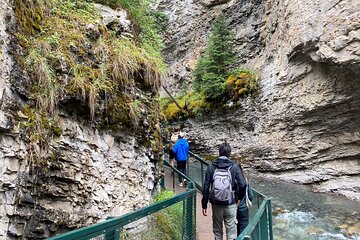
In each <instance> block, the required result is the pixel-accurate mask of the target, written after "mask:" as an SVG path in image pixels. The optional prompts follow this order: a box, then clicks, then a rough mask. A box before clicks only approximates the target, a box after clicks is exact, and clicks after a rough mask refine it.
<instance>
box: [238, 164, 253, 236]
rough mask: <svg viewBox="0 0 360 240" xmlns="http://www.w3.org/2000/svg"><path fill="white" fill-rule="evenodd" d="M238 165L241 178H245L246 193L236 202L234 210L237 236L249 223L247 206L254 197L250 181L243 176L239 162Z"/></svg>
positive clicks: (248, 206) (249, 205)
mask: <svg viewBox="0 0 360 240" xmlns="http://www.w3.org/2000/svg"><path fill="white" fill-rule="evenodd" d="M239 167H240V169H241V173H242V175H243V178H244V179H245V184H246V190H247V193H246V194H245V195H244V196H243V198H241V201H240V203H239V204H238V207H237V211H236V219H237V235H238V236H239V235H240V234H241V233H242V231H244V229H245V228H246V226H247V225H248V224H249V208H250V207H251V205H252V204H251V202H252V200H253V198H254V194H253V191H252V190H251V186H250V183H249V181H248V179H247V178H246V177H245V176H244V172H243V169H242V167H241V165H240V164H239ZM246 197H248V200H246Z"/></svg>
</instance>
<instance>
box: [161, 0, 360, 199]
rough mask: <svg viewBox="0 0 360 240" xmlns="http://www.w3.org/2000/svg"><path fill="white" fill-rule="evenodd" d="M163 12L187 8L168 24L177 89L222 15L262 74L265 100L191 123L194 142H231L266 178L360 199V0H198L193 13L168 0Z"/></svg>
mask: <svg viewBox="0 0 360 240" xmlns="http://www.w3.org/2000/svg"><path fill="white" fill-rule="evenodd" d="M160 9H163V10H164V11H165V12H167V13H172V12H178V14H177V15H176V18H170V25H169V30H168V31H169V33H174V34H170V38H169V39H167V41H168V45H169V46H171V47H170V49H169V50H170V52H169V53H168V57H167V60H168V62H169V64H170V67H169V69H170V72H169V74H168V75H169V77H168V80H169V83H167V84H168V87H169V88H176V87H177V86H181V85H182V82H184V81H191V72H192V71H191V70H192V69H193V66H195V64H196V60H197V59H198V58H199V53H200V52H201V51H202V50H203V49H204V47H205V44H206V39H207V36H208V33H209V26H210V23H211V21H212V20H213V19H214V17H215V16H216V15H217V14H218V13H220V12H224V13H225V16H226V18H227V20H228V22H229V23H230V26H231V28H232V30H233V31H234V32H235V34H236V47H235V48H236V54H237V57H238V62H237V66H239V67H245V68H250V69H254V70H255V71H256V72H257V73H258V76H259V79H260V86H261V90H260V94H259V96H257V97H256V98H255V99H252V98H248V99H243V100H241V101H240V102H238V103H235V105H236V106H237V107H229V108H227V109H226V110H219V111H217V112H216V111H215V112H214V113H213V114H208V115H206V117H204V118H203V119H189V120H187V122H186V123H185V126H186V127H187V129H186V131H188V135H189V138H190V140H192V142H193V149H197V150H199V151H203V152H206V153H207V154H208V155H216V154H217V151H216V145H217V144H219V143H220V142H221V141H223V140H225V139H226V140H227V141H229V142H230V143H231V145H232V146H233V156H234V157H235V158H239V159H241V160H242V161H243V162H244V163H246V164H247V165H248V166H249V167H250V168H251V169H253V170H256V171H261V172H263V175H267V176H271V177H277V178H280V179H284V180H287V181H295V182H298V183H303V184H313V186H314V189H315V190H317V191H325V192H335V193H340V194H343V195H346V196H347V197H349V198H351V199H355V200H360V182H359V175H360V147H359V142H360V132H359V127H360V117H359V116H360V115H359V112H360V100H359V99H360V98H359V97H360V90H359V87H360V81H359V80H360V78H359V76H360V75H359V74H360V67H359V66H360V65H359V63H360V62H359V61H360V55H359V52H360V41H359V37H360V22H359V19H360V12H359V11H358V10H357V9H360V2H359V1H356V0H348V1H326V2H324V1H322V2H319V1H314V0H305V1H301V2H299V1H295V0H286V1H285V0H273V1H259V0H257V1H256V0H252V1H250V0H248V1H239V0H233V1H230V2H228V3H225V4H222V5H218V6H215V7H212V8H205V7H203V5H202V4H201V3H199V2H193V3H192V5H190V6H187V9H192V10H193V12H186V11H184V8H182V7H181V4H178V5H177V4H172V5H169V4H167V3H166V1H164V3H163V4H160ZM173 21H176V23H174V22H173ZM175 26H181V28H179V30H178V31H177V32H175V29H174V27H175ZM179 39H181V40H182V41H180V42H179V41H178V40H179ZM175 44H176V45H175ZM175 92H176V90H173V93H175Z"/></svg>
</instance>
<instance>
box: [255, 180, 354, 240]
mask: <svg viewBox="0 0 360 240" xmlns="http://www.w3.org/2000/svg"><path fill="white" fill-rule="evenodd" d="M250 182H251V183H252V187H253V188H255V189H256V190H258V191H259V192H261V193H263V194H264V195H266V196H268V197H272V205H273V230H274V239H275V240H338V239H339V240H340V239H341V240H342V239H351V240H360V202H355V201H350V200H348V199H346V198H344V197H341V196H336V195H332V194H325V193H314V192H311V189H310V187H309V186H306V185H297V184H291V183H286V182H282V181H277V180H269V179H263V178H259V177H255V176H251V177H250Z"/></svg>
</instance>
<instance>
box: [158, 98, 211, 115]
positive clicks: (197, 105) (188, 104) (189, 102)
mask: <svg viewBox="0 0 360 240" xmlns="http://www.w3.org/2000/svg"><path fill="white" fill-rule="evenodd" d="M175 100H176V101H177V103H178V104H179V105H180V107H181V108H182V109H183V110H184V114H185V117H199V116H201V115H202V114H203V113H204V112H205V111H207V110H209V109H210V108H211V104H210V103H209V102H207V101H206V98H205V95H204V94H203V93H199V92H194V91H192V92H188V93H187V94H185V95H183V94H179V95H178V96H177V97H176V98H175ZM159 103H160V108H161V110H162V112H163V113H164V115H165V117H166V119H167V120H175V119H177V118H179V117H180V116H181V114H182V112H181V110H180V109H179V108H178V107H177V106H176V104H175V103H174V102H173V101H172V100H171V99H170V98H166V97H165V98H161V99H160V100H159Z"/></svg>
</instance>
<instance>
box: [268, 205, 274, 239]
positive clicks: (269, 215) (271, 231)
mask: <svg viewBox="0 0 360 240" xmlns="http://www.w3.org/2000/svg"><path fill="white" fill-rule="evenodd" d="M267 209H268V219H269V236H270V240H273V229H272V209H271V199H269V200H268V207H267Z"/></svg>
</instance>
